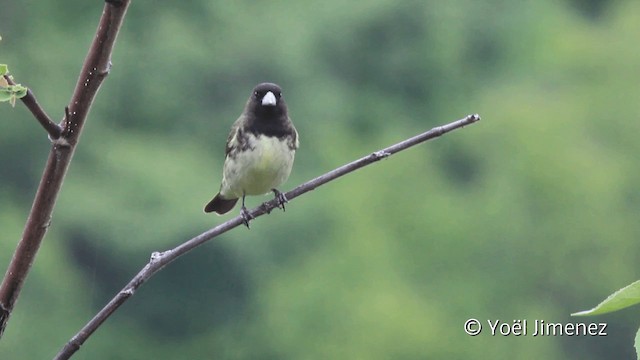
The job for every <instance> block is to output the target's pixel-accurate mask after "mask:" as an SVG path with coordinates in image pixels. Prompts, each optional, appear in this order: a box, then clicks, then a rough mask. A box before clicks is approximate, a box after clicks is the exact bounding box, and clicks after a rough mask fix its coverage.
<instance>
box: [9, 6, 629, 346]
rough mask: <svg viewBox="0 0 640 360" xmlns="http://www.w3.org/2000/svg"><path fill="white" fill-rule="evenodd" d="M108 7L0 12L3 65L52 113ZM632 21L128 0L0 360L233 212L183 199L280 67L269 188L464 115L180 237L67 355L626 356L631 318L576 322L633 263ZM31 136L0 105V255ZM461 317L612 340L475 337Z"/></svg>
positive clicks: (21, 198) (26, 169)
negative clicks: (246, 215)
mask: <svg viewBox="0 0 640 360" xmlns="http://www.w3.org/2000/svg"><path fill="white" fill-rule="evenodd" d="M101 8H102V3H100V2H98V1H94V2H87V1H79V0H75V1H66V2H63V3H61V2H52V1H48V2H41V1H35V0H26V1H20V2H4V3H2V5H1V7H0V34H1V35H2V38H3V40H2V42H0V62H2V63H7V64H9V68H10V70H11V71H12V74H13V75H14V77H15V79H16V81H17V82H19V83H22V84H24V85H27V86H29V87H31V88H32V89H33V90H34V92H35V94H36V96H37V97H38V99H39V101H40V102H41V103H42V104H43V106H44V108H45V109H46V110H47V111H48V112H49V113H50V115H51V116H52V117H54V118H55V119H56V120H60V119H61V118H62V116H63V109H64V106H65V105H66V103H67V101H68V100H69V98H70V96H71V92H72V89H73V87H74V85H75V82H76V79H77V76H78V73H79V71H80V66H81V64H82V61H83V59H84V56H85V54H86V52H87V49H88V46H89V44H90V41H91V39H92V37H93V35H94V33H95V28H96V26H97V21H98V18H99V16H100V11H101ZM639 38H640V2H638V1H634V0H608V1H605V0H601V1H596V0H564V1H552V0H538V1H515V2H513V1H504V0H485V1H472V0H455V1H449V2H444V1H395V0H370V1H367V2H360V3H358V2H344V1H335V0H326V1H323V2H321V3H319V2H311V1H297V2H292V1H275V2H269V3H267V2H254V1H235V2H223V1H191V2H184V3H183V2H181V3H179V4H178V3H173V2H170V3H162V2H160V3H155V2H141V1H134V2H133V3H132V5H131V8H130V10H129V13H128V15H127V18H126V19H125V23H124V27H123V29H122V32H121V33H120V36H119V40H118V42H117V44H116V47H115V51H114V57H113V69H112V72H111V75H110V76H109V77H108V78H107V80H106V81H105V83H104V84H103V86H102V89H101V91H100V93H99V94H98V97H97V100H96V102H95V105H94V107H93V110H92V112H91V114H90V116H89V119H88V122H87V126H86V128H85V131H84V134H83V136H82V138H81V141H80V146H79V148H78V151H77V152H76V155H75V158H74V161H73V163H72V165H71V169H70V172H69V174H68V176H67V178H66V181H65V184H64V186H63V189H62V192H61V195H60V199H59V201H58V204H57V207H56V210H55V212H54V219H53V226H52V227H51V228H50V231H49V233H48V234H47V237H46V239H45V241H44V243H43V247H42V249H41V250H40V253H39V254H38V257H37V259H36V262H35V265H34V268H33V270H32V272H31V274H30V275H29V277H28V279H27V282H26V285H25V288H24V291H23V292H22V295H21V298H20V299H19V301H18V303H17V305H16V308H15V311H14V313H13V315H12V317H11V320H10V322H9V325H8V328H7V331H6V333H5V335H4V338H3V339H2V341H0V358H2V359H43V358H51V357H52V356H53V355H54V354H55V353H56V352H57V351H58V350H59V349H60V348H61V347H62V345H63V344H64V343H65V342H66V341H67V340H68V339H69V338H70V337H71V335H73V334H74V333H75V332H76V331H77V330H78V329H79V328H80V327H81V326H82V325H84V324H85V323H86V321H88V320H89V319H90V318H91V317H92V316H93V314H94V313H95V312H96V311H97V310H98V309H99V308H101V307H102V306H103V305H104V304H105V303H106V302H107V301H108V299H110V298H111V297H112V296H113V295H114V294H115V293H116V292H117V291H118V290H119V289H120V288H121V287H122V286H123V285H124V284H125V283H126V282H127V281H128V280H129V278H130V277H131V276H133V275H134V274H135V272H137V270H138V269H139V268H140V267H141V266H142V265H143V264H144V263H146V261H147V260H148V258H149V255H150V253H151V252H152V251H158V250H165V249H168V248H170V247H173V246H175V245H176V244H178V243H180V242H182V241H184V240H186V239H188V238H190V237H192V236H194V235H196V234H198V233H200V232H202V231H203V230H205V229H207V228H209V227H213V226H214V225H216V224H218V223H220V222H222V221H224V220H226V219H228V218H230V217H231V216H225V217H216V216H211V215H205V214H204V213H203V212H202V207H203V205H204V204H205V203H206V202H207V201H208V200H209V199H210V198H211V196H212V195H213V194H214V193H215V192H216V191H217V189H218V186H219V181H220V176H221V174H220V172H221V169H222V161H223V149H224V142H225V140H226V136H227V133H228V131H229V127H230V125H231V123H232V122H233V121H234V120H235V119H236V117H237V116H238V115H239V113H240V111H241V109H242V107H243V105H244V102H245V100H246V98H247V97H248V96H249V92H250V89H251V88H252V87H253V86H254V85H255V84H257V83H259V82H262V81H273V82H277V83H279V84H280V85H282V87H283V89H284V93H285V97H286V99H287V101H288V104H289V108H290V112H291V115H292V118H293V120H294V122H295V124H296V126H297V128H298V130H299V132H300V135H301V148H300V150H299V152H298V154H297V160H296V164H295V166H294V171H293V174H292V176H291V178H290V180H289V181H288V183H287V184H285V185H284V186H282V187H281V190H289V189H291V188H293V187H294V186H295V185H296V184H298V183H300V182H302V181H305V180H308V179H310V178H311V177H313V176H316V175H319V174H321V173H323V172H325V171H328V170H330V169H332V168H334V167H336V166H338V165H341V164H343V163H345V162H347V161H350V160H352V159H354V158H356V157H360V156H362V155H365V154H367V153H368V152H371V151H374V150H377V149H379V148H381V147H383V146H387V145H390V144H392V143H394V142H397V141H400V140H402V139H404V138H406V137H409V136H412V135H414V134H416V133H419V132H422V131H424V130H427V129H429V128H431V127H433V126H436V125H439V124H442V123H446V122H449V121H452V120H455V119H458V118H461V117H463V116H465V115H467V114H469V113H473V112H477V113H480V114H481V115H482V117H483V120H482V121H481V122H480V123H479V124H477V125H474V126H472V127H469V128H467V129H464V130H461V131H458V132H455V133H452V134H449V135H446V136H445V137H443V138H442V139H439V140H437V141H435V142H429V143H426V144H424V145H421V146H419V147H417V148H414V149H411V150H408V151H406V152H403V153H401V154H398V155H396V156H394V157H392V158H390V159H388V160H386V161H383V162H380V163H378V164H375V165H373V166H370V167H367V168H366V169H364V170H362V171H359V172H357V173H354V174H351V175H350V176H348V177H346V178H343V179H340V180H338V181H335V182H332V183H330V184H328V185H327V186H324V187H322V188H320V189H318V190H316V191H314V192H312V193H309V194H307V195H305V196H304V197H301V198H299V199H296V200H295V201H293V202H292V203H290V204H289V205H288V206H287V212H286V213H285V214H283V213H281V212H280V211H276V212H275V213H272V214H271V216H267V217H262V218H259V219H257V220H256V221H255V222H254V223H253V226H252V229H251V231H247V230H245V229H241V228H238V229H236V230H235V231H232V232H231V233H228V234H225V235H224V236H222V237H220V238H218V239H216V240H215V241H214V242H212V243H210V244H207V245H206V246H204V247H202V248H200V249H198V250H197V251H195V252H193V253H191V254H188V255H187V256H185V257H183V258H182V259H180V260H178V261H177V263H175V264H173V265H171V266H169V267H167V268H166V269H165V270H163V271H162V272H161V273H160V274H158V276H156V277H155V278H154V279H152V280H151V281H150V282H149V283H148V284H146V285H145V286H143V287H142V288H141V289H140V291H139V292H138V293H137V294H136V295H135V296H134V297H133V298H132V299H131V300H130V301H129V302H128V303H126V304H125V305H124V306H123V307H122V308H121V309H120V310H119V311H118V312H117V313H116V314H115V315H114V316H113V317H111V318H110V319H109V320H108V321H107V323H106V324H105V325H104V326H103V327H102V328H100V329H99V330H98V332H97V333H96V334H95V335H94V336H93V337H92V338H90V339H89V341H88V342H87V343H86V345H85V346H84V347H83V348H82V349H81V350H80V351H79V352H78V354H77V355H76V356H75V357H74V358H78V359H211V358H215V359H442V358H446V359H468V358H473V359H503V358H510V359H532V358H538V359H578V358H579V359H623V358H627V359H628V358H631V357H633V356H634V350H633V337H634V334H635V330H636V329H637V327H638V325H640V316H639V315H638V314H637V312H635V311H633V310H627V311H623V312H621V313H617V314H612V315H606V316H601V317H597V318H571V317H570V316H569V314H570V313H571V312H574V311H578V310H585V309H588V308H590V307H592V306H594V305H596V304H597V303H598V302H599V301H600V300H602V299H603V298H604V297H605V296H606V295H608V294H609V293H611V292H613V291H614V290H616V289H618V288H620V287H622V286H625V285H627V284H629V283H631V282H632V281H634V280H637V279H638V278H640V271H638V264H639V263H640V243H639V242H638V237H639V235H640V221H638V215H639V214H640V186H639V184H640V169H639V168H638V160H637V157H638V153H639V152H640V141H638V134H640V122H639V121H638V120H639V115H640V101H639V100H640V98H639V95H640V90H639V88H638V85H639V84H640V68H639V65H638V64H640V47H638V45H637V41H638V39H639ZM49 146H50V144H49V142H48V141H47V138H46V135H45V133H44V131H43V130H42V129H41V128H40V126H39V124H38V123H37V122H36V121H35V120H34V119H33V118H32V116H31V114H30V113H29V112H28V111H27V110H26V108H24V106H22V105H21V104H18V105H17V106H16V108H15V109H12V108H10V107H9V106H8V105H6V104H3V106H2V108H1V109H0V229H2V232H1V233H2V235H1V236H0V237H1V239H0V267H1V269H0V271H2V273H4V271H5V269H6V266H7V264H8V263H9V260H10V257H11V254H12V253H13V250H14V249H15V246H16V243H17V241H18V239H19V238H20V235H21V233H22V228H23V225H24V223H25V221H26V216H27V213H28V210H29V208H30V205H31V201H32V199H33V196H34V193H35V189H36V187H37V183H38V181H39V179H40V175H41V172H42V169H43V167H44V164H45V161H46V157H47V154H48V150H49ZM267 199H269V197H264V198H255V197H254V198H251V199H250V200H249V204H250V205H251V206H255V205H258V204H259V203H260V202H261V201H263V200H267ZM235 215H237V209H236V210H234V211H233V216H235ZM468 318H477V319H480V320H482V321H486V320H487V319H490V320H496V319H500V320H502V321H506V322H512V321H513V320H514V319H528V320H529V321H530V322H533V320H535V319H544V320H545V321H547V322H563V323H566V322H577V321H581V322H584V321H586V322H592V321H594V322H607V323H608V324H609V327H608V334H609V335H608V336H607V337H584V336H578V337H569V336H565V337H544V338H540V337H532V336H524V337H514V336H510V337H502V336H496V337H492V336H490V335H489V334H488V333H487V332H486V331H485V332H484V333H482V334H481V335H479V336H476V337H471V336H468V335H466V334H465V333H464V331H463V323H464V321H465V320H466V319H468ZM485 327H486V324H485Z"/></svg>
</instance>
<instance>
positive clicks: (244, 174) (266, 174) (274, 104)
mask: <svg viewBox="0 0 640 360" xmlns="http://www.w3.org/2000/svg"><path fill="white" fill-rule="evenodd" d="M297 148H298V132H297V131H296V128H295V127H294V126H293V123H292V122H291V119H289V115H288V112H287V104H286V103H285V101H284V98H283V97H282V90H281V89H280V86H278V85H276V84H272V83H262V84H258V85H256V87H255V88H253V92H252V93H251V96H250V97H249V100H247V104H246V105H245V108H244V111H243V112H242V114H241V115H240V117H239V118H238V120H236V122H235V123H234V124H233V126H232V127H231V132H230V133H229V137H228V138H227V145H226V149H225V154H226V157H225V160H224V168H223V171H222V185H220V191H219V192H218V194H216V196H215V197H214V198H213V200H211V201H210V202H209V203H208V204H207V205H206V206H205V207H204V211H205V212H207V213H209V212H215V213H217V214H218V215H222V214H225V213H227V212H229V211H230V210H231V209H233V207H234V206H235V205H236V202H237V201H238V199H239V198H242V208H241V209H240V214H241V215H242V218H243V220H244V224H245V225H246V226H247V227H249V221H250V220H251V219H252V216H251V215H250V214H249V212H248V211H247V208H246V207H245V205H244V199H245V196H247V195H262V194H266V193H268V192H270V191H271V192H273V193H274V195H275V198H276V200H277V202H278V207H280V208H281V209H282V210H284V204H285V203H286V202H287V198H286V197H285V196H284V194H283V193H281V192H280V191H278V189H276V187H277V186H280V185H281V184H282V183H284V182H285V181H287V178H289V174H290V173H291V167H292V166H293V159H294V156H295V153H296V149H297Z"/></svg>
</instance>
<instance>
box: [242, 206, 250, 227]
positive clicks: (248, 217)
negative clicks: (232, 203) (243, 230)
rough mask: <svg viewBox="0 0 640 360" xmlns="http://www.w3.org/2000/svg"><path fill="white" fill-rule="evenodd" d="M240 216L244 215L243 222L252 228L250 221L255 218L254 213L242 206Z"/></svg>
mask: <svg viewBox="0 0 640 360" xmlns="http://www.w3.org/2000/svg"><path fill="white" fill-rule="evenodd" d="M240 216H242V223H243V224H244V226H246V227H247V229H250V228H249V221H251V220H253V215H251V214H250V213H249V211H248V210H247V208H246V207H244V206H242V207H241V208H240Z"/></svg>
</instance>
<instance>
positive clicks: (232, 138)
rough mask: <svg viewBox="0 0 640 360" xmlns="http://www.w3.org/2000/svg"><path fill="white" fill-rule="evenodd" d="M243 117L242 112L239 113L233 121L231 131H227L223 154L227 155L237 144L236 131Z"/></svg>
mask: <svg viewBox="0 0 640 360" xmlns="http://www.w3.org/2000/svg"><path fill="white" fill-rule="evenodd" d="M243 117H244V114H242V115H240V117H239V118H238V120H236V122H234V123H233V126H231V131H230V132H229V136H228V137H227V145H226V147H225V149H224V154H225V156H229V153H230V152H231V150H233V149H234V148H236V147H237V146H238V145H239V144H238V131H239V130H240V125H241V123H242V120H243Z"/></svg>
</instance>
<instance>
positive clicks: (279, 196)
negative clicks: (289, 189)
mask: <svg viewBox="0 0 640 360" xmlns="http://www.w3.org/2000/svg"><path fill="white" fill-rule="evenodd" d="M271 191H273V194H274V195H275V196H276V198H275V200H276V206H277V207H279V208H280V209H282V211H285V208H284V204H286V203H288V202H289V200H288V199H287V197H286V196H285V195H284V193H281V192H280V191H278V190H277V189H272V190H271Z"/></svg>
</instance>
